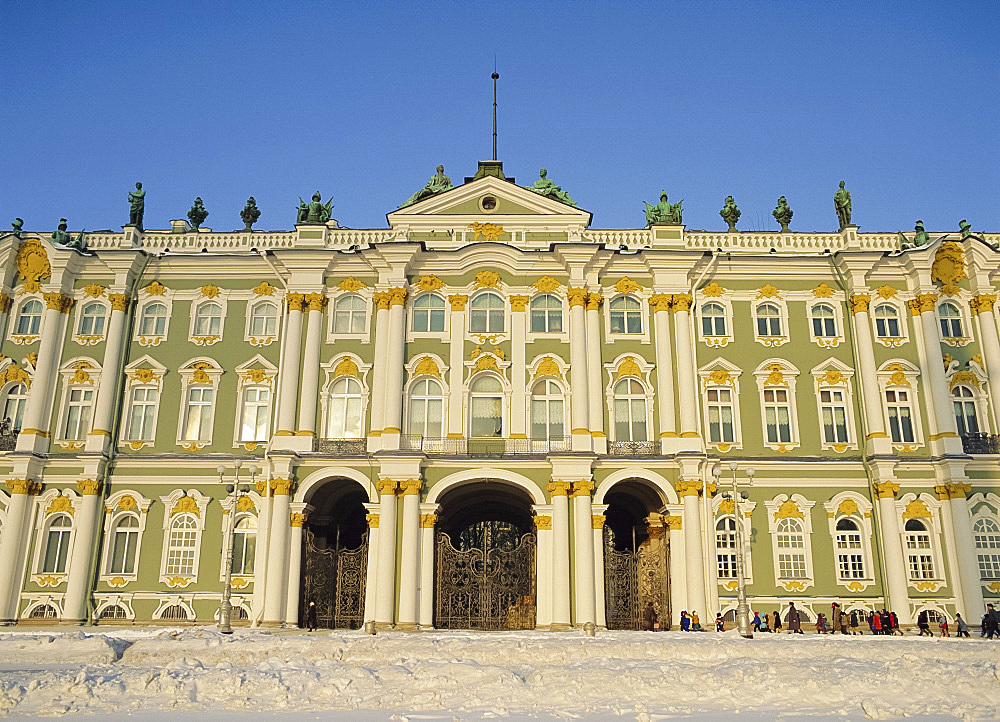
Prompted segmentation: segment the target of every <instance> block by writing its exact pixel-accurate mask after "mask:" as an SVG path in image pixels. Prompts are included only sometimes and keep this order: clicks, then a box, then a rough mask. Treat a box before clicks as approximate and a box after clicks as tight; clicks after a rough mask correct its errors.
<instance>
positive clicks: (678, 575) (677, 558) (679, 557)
mask: <svg viewBox="0 0 1000 722" xmlns="http://www.w3.org/2000/svg"><path fill="white" fill-rule="evenodd" d="M663 520H664V521H665V522H666V524H667V527H668V528H669V529H670V532H669V540H670V614H671V616H672V617H673V618H672V619H671V620H670V626H671V627H675V626H676V627H677V628H678V629H680V619H681V612H682V611H691V610H689V609H688V608H687V602H686V600H685V594H684V590H685V588H686V584H685V578H686V574H685V569H684V529H683V521H682V519H681V517H679V516H665V517H664V518H663Z"/></svg>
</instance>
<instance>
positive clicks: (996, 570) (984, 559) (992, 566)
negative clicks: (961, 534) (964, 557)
mask: <svg viewBox="0 0 1000 722" xmlns="http://www.w3.org/2000/svg"><path fill="white" fill-rule="evenodd" d="M979 576H980V577H982V578H983V579H1000V554H980V555H979Z"/></svg>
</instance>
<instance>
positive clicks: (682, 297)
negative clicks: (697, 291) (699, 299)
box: [670, 293, 694, 313]
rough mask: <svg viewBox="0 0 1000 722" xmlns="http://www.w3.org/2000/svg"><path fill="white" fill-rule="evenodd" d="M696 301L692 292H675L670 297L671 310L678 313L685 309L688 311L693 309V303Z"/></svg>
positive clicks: (685, 311)
mask: <svg viewBox="0 0 1000 722" xmlns="http://www.w3.org/2000/svg"><path fill="white" fill-rule="evenodd" d="M693 302H694V298H692V296H691V294H690V293H675V294H674V295H673V296H671V297H670V310H671V312H673V313H678V312H680V311H683V312H684V313H687V312H689V311H690V310H691V304H692V303H693Z"/></svg>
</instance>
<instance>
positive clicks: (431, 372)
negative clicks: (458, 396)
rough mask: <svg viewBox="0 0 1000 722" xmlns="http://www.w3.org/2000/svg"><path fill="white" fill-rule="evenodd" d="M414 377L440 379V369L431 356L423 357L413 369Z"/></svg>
mask: <svg viewBox="0 0 1000 722" xmlns="http://www.w3.org/2000/svg"><path fill="white" fill-rule="evenodd" d="M413 375H414V376H437V377H438V378H441V369H440V367H438V364H437V361H435V360H434V358H433V357H432V356H424V357H423V358H422V359H420V360H419V361H418V362H417V365H416V366H414V368H413Z"/></svg>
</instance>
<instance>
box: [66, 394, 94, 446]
mask: <svg viewBox="0 0 1000 722" xmlns="http://www.w3.org/2000/svg"><path fill="white" fill-rule="evenodd" d="M93 401H94V391H93V390H92V389H84V388H79V387H72V386H71V387H70V389H69V398H68V403H67V405H66V426H65V427H63V438H64V439H66V440H67V441H82V440H83V439H85V438H86V437H87V433H88V432H89V431H90V412H91V408H92V404H93Z"/></svg>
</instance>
